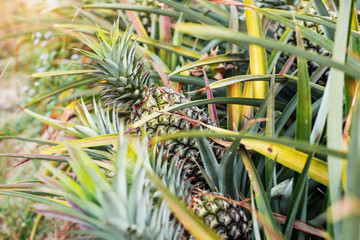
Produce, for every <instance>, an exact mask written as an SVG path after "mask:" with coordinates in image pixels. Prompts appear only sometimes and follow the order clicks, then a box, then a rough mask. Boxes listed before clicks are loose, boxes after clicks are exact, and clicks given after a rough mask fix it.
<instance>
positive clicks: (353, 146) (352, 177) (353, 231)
mask: <svg viewBox="0 0 360 240" xmlns="http://www.w3.org/2000/svg"><path fill="white" fill-rule="evenodd" d="M359 103H360V101H359V99H358V100H357V103H356V104H355V107H354V115H353V119H352V126H351V132H350V137H351V139H350V149H349V156H348V166H347V171H348V175H347V181H346V192H345V198H355V199H357V201H360V191H359V178H360V173H359V171H360V166H359V165H360V161H359V158H360V104H359ZM359 225H360V216H359V215H356V214H355V213H353V214H352V215H351V216H348V217H347V218H346V219H345V222H344V225H343V226H344V232H343V234H344V235H343V237H344V239H347V240H350V239H358V238H359V237H360V233H359Z"/></svg>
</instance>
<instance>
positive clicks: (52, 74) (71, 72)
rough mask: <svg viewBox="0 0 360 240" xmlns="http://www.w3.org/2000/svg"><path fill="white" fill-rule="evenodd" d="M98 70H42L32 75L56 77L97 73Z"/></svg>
mask: <svg viewBox="0 0 360 240" xmlns="http://www.w3.org/2000/svg"><path fill="white" fill-rule="evenodd" d="M97 72H99V71H98V70H91V69H86V70H63V71H52V72H40V73H33V74H31V77H33V78H40V77H55V76H65V75H81V74H87V73H97Z"/></svg>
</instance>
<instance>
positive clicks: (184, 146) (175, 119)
mask: <svg viewBox="0 0 360 240" xmlns="http://www.w3.org/2000/svg"><path fill="white" fill-rule="evenodd" d="M97 35H98V42H96V41H93V40H89V39H88V38H86V37H84V38H83V39H82V41H83V42H84V43H85V44H86V45H87V46H88V47H90V48H91V49H92V50H93V51H94V52H95V54H94V53H92V52H89V51H85V50H79V51H80V52H82V53H83V54H85V55H87V56H89V57H90V58H92V59H93V60H94V61H95V62H96V63H97V65H93V66H92V67H93V68H95V69H97V70H99V73H95V74H94V75H96V76H97V77H99V83H98V84H97V85H98V86H99V87H100V88H101V90H100V94H101V99H102V100H103V101H104V102H105V103H106V104H109V105H115V106H116V107H121V109H126V110H128V111H130V116H129V118H128V120H129V125H130V126H131V124H134V123H136V122H137V121H139V120H140V119H143V118H146V117H148V116H150V115H151V114H153V113H159V112H162V111H164V110H165V109H167V108H170V107H172V106H174V105H179V104H184V103H188V102H189V100H188V99H187V98H186V97H185V96H184V95H183V94H182V93H180V92H177V91H176V90H174V89H172V88H171V87H158V86H156V85H155V84H151V83H150V80H149V74H150V72H149V71H146V70H145V69H144V65H145V61H141V60H140V59H137V58H136V56H135V53H136V50H137V43H136V41H134V42H133V43H131V28H130V29H127V31H125V33H124V35H123V36H122V37H121V36H120V33H119V30H118V23H116V24H114V26H113V28H112V31H111V33H110V35H109V37H106V36H105V35H104V33H103V32H102V31H99V32H98V34H97ZM200 123H201V124H204V125H205V126H206V125H209V126H215V125H216V124H215V123H214V122H213V121H211V119H210V118H209V117H208V116H207V114H206V113H205V112H204V111H203V110H202V109H200V108H198V107H190V108H186V109H184V110H181V111H179V112H178V113H174V114H166V113H165V114H161V115H160V116H158V117H155V118H153V119H150V120H148V121H146V124H145V126H144V127H140V128H137V129H135V133H137V134H138V135H142V133H143V129H145V134H146V135H147V136H148V137H150V138H151V137H154V136H164V135H167V134H170V133H176V132H179V131H190V130H192V129H196V128H198V127H200V128H201V127H202V125H200ZM210 144H211V145H212V146H215V145H217V144H216V143H215V142H213V141H212V142H211V143H210ZM213 150H214V153H215V155H216V156H217V158H218V159H219V160H220V159H221V156H222V154H223V149H222V148H220V147H219V146H218V145H217V147H214V148H213ZM164 151H165V152H166V153H167V154H168V156H169V157H170V158H172V157H174V156H176V155H177V154H180V155H179V157H180V159H181V160H182V161H185V162H186V167H185V171H186V175H187V177H188V178H190V177H193V176H195V177H194V178H193V180H194V181H195V182H193V183H194V184H196V185H198V186H201V185H203V184H205V180H204V179H202V177H201V176H202V174H201V171H200V169H199V167H198V165H197V164H200V166H202V160H201V158H200V155H199V151H198V147H197V145H196V140H195V139H191V138H183V139H179V140H169V141H166V142H165V143H164Z"/></svg>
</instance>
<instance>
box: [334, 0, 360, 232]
mask: <svg viewBox="0 0 360 240" xmlns="http://www.w3.org/2000/svg"><path fill="white" fill-rule="evenodd" d="M352 7H353V4H352V1H342V2H341V8H340V11H339V20H338V22H337V25H336V33H335V45H334V51H333V59H334V60H335V61H338V62H339V63H345V62H346V59H347V49H348V48H347V46H348V40H349V31H350V29H351V17H350V16H351V11H352ZM358 76H360V75H358ZM354 77H355V76H354ZM344 79H345V71H344V70H343V69H336V68H333V67H332V68H331V69H330V74H329V79H328V85H327V88H329V96H331V97H330V98H329V105H330V106H331V107H330V108H329V112H328V119H327V146H328V147H331V148H335V149H342V148H343V140H342V134H343V106H344V97H343V91H344ZM328 161H329V180H330V185H329V187H330V201H331V203H332V204H333V203H336V202H337V201H339V200H340V197H341V195H342V189H341V188H342V175H343V172H344V171H343V163H342V160H341V159H339V158H336V157H333V156H328ZM337 214H338V212H337V211H335V210H334V209H333V210H332V211H331V214H329V215H328V216H329V220H330V216H331V215H332V216H333V217H334V216H336V215H337ZM328 226H329V227H330V228H331V227H333V230H334V237H335V238H341V235H342V233H341V223H331V221H329V225H328Z"/></svg>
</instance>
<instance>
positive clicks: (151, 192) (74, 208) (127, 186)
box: [35, 125, 182, 240]
mask: <svg viewBox="0 0 360 240" xmlns="http://www.w3.org/2000/svg"><path fill="white" fill-rule="evenodd" d="M121 129H122V130H120V134H119V145H118V148H117V155H116V161H115V165H116V171H115V175H114V177H113V178H111V179H109V178H108V177H106V175H105V174H104V173H103V170H101V169H100V168H99V166H97V165H96V164H95V163H94V161H93V160H92V159H91V158H90V157H89V156H88V155H87V154H86V153H85V152H84V151H83V150H81V149H80V148H78V147H73V146H70V145H68V150H69V153H70V156H71V158H70V160H69V164H70V165H71V167H72V170H73V172H74V174H75V175H76V177H77V180H74V179H73V178H71V177H70V176H68V175H67V174H66V173H64V172H62V171H61V170H59V169H57V168H55V167H52V166H50V165H49V166H48V167H49V170H50V171H51V172H52V173H53V175H54V176H55V178H49V177H43V178H42V179H43V181H44V182H45V183H46V185H45V186H46V187H45V191H46V192H49V193H52V194H54V195H56V196H59V197H62V198H64V199H66V200H67V203H68V205H64V206H55V205H44V204H42V205H36V206H35V208H36V210H37V212H39V213H43V214H46V215H51V216H56V217H60V218H64V219H67V220H71V221H74V222H77V223H80V224H81V225H83V226H84V227H86V228H88V229H90V230H88V231H87V234H91V235H94V236H96V237H99V238H101V239H154V240H155V239H177V236H178V234H180V233H181V226H178V225H176V223H175V219H173V218H172V213H171V210H170V209H169V208H168V206H167V204H166V202H165V201H163V200H162V199H161V198H160V197H159V193H158V192H157V190H156V188H155V187H154V186H153V184H152V181H151V180H150V179H149V178H148V176H147V174H146V171H145V169H144V164H145V165H147V166H151V169H152V170H153V171H154V173H156V174H157V175H158V176H159V177H161V178H162V179H163V181H164V182H166V184H167V185H168V187H169V188H170V189H174V188H177V187H178V184H179V182H180V183H182V182H181V181H179V172H180V171H181V169H179V168H178V166H176V164H175V163H168V162H160V161H158V160H161V159H160V158H158V155H153V158H154V157H155V156H156V158H158V159H156V160H157V161H153V160H154V159H152V158H151V156H152V155H151V154H149V152H148V148H147V141H146V139H145V140H144V142H139V143H138V147H137V150H138V151H136V154H132V153H130V154H129V151H131V148H132V147H133V146H131V144H130V141H129V138H128V136H124V126H123V125H121ZM160 163H161V164H160ZM129 165H131V167H129ZM165 168H168V171H166V169H165ZM164 172H166V174H163V173H164ZM175 190H176V189H175Z"/></svg>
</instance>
